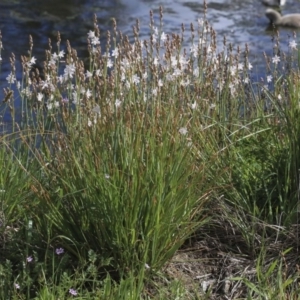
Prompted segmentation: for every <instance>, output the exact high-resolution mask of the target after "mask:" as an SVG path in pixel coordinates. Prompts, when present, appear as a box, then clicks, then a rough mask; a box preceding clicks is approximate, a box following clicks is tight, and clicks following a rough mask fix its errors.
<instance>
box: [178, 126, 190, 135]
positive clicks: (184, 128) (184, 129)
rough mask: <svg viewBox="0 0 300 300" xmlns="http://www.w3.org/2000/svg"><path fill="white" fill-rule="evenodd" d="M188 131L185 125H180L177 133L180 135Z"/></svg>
mask: <svg viewBox="0 0 300 300" xmlns="http://www.w3.org/2000/svg"><path fill="white" fill-rule="evenodd" d="M187 132H188V130H187V128H186V127H181V128H180V129H179V133H180V134H182V135H186V134H187Z"/></svg>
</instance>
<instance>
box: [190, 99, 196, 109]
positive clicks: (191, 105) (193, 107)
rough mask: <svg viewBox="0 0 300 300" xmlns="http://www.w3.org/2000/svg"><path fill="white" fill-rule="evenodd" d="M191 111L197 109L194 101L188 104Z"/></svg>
mask: <svg viewBox="0 0 300 300" xmlns="http://www.w3.org/2000/svg"><path fill="white" fill-rule="evenodd" d="M190 107H191V109H196V108H197V102H196V101H195V102H194V103H192V104H190Z"/></svg>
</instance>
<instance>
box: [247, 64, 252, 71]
mask: <svg viewBox="0 0 300 300" xmlns="http://www.w3.org/2000/svg"><path fill="white" fill-rule="evenodd" d="M252 68H253V66H252V64H251V63H248V70H250V71H251V70H252Z"/></svg>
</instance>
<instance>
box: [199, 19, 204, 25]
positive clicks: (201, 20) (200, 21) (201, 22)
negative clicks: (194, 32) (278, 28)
mask: <svg viewBox="0 0 300 300" xmlns="http://www.w3.org/2000/svg"><path fill="white" fill-rule="evenodd" d="M203 24H204V20H203V19H202V18H201V19H198V25H199V26H200V27H201V26H203Z"/></svg>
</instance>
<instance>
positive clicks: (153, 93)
mask: <svg viewBox="0 0 300 300" xmlns="http://www.w3.org/2000/svg"><path fill="white" fill-rule="evenodd" d="M152 95H153V96H157V89H156V88H155V89H153V90H152Z"/></svg>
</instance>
